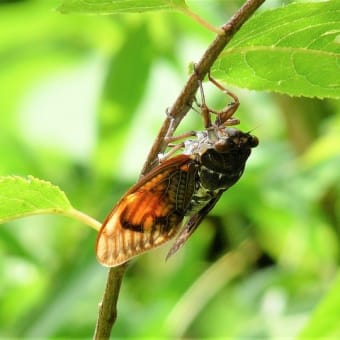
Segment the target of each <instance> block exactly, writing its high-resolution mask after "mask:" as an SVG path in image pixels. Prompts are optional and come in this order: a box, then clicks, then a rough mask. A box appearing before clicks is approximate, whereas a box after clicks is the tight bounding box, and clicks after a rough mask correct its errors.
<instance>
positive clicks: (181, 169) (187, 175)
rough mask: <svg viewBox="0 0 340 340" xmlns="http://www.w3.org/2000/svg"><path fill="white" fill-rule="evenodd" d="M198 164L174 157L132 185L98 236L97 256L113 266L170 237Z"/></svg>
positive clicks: (181, 215)
mask: <svg viewBox="0 0 340 340" xmlns="http://www.w3.org/2000/svg"><path fill="white" fill-rule="evenodd" d="M196 170H197V165H196V163H195V161H194V160H192V159H191V157H190V156H187V155H179V156H176V157H173V158H171V159H169V160H167V161H165V162H164V163H162V164H161V165H159V166H158V167H156V168H155V169H154V170H153V171H151V172H150V173H149V174H148V175H147V176H146V177H144V178H143V179H142V180H141V181H140V182H138V183H137V184H136V185H135V186H133V187H132V188H131V189H130V190H129V191H128V192H127V193H126V194H125V195H124V196H123V197H122V199H121V200H120V201H119V202H118V203H117V205H116V206H115V207H114V208H113V209H112V211H111V212H110V214H109V215H108V217H107V218H106V220H105V221H104V223H103V225H102V227H101V229H100V231H99V234H98V238H97V247H96V253H97V259H98V261H99V262H100V263H101V264H103V265H105V266H108V267H114V266H117V265H119V264H122V263H124V262H126V261H128V260H129V259H130V258H132V257H134V256H136V255H138V254H140V253H143V252H145V251H147V250H149V249H151V248H155V247H157V246H159V245H161V244H163V243H164V242H166V241H168V240H169V239H171V238H172V237H173V236H174V235H175V234H176V233H177V231H178V229H179V228H180V226H181V224H182V221H183V218H184V214H185V211H186V208H187V207H188V204H189V202H190V199H191V196H192V194H193V191H194V187H195V173H196Z"/></svg>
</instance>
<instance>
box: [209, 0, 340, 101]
mask: <svg viewBox="0 0 340 340" xmlns="http://www.w3.org/2000/svg"><path fill="white" fill-rule="evenodd" d="M339 36H340V2H339V1H329V2H322V3H303V4H292V5H289V6H286V7H284V8H279V9H275V10H271V11H266V12H263V13H262V14H259V15H257V16H255V17H253V18H252V19H251V20H249V21H248V22H247V23H246V24H245V25H244V26H243V27H242V29H241V30H240V31H239V32H238V33H237V34H236V35H235V37H234V39H233V40H232V42H231V43H230V44H229V45H228V48H227V49H226V50H225V51H224V52H223V53H222V55H221V56H220V57H219V59H218V60H217V62H216V63H215V64H214V66H213V68H212V74H213V75H214V76H215V77H216V78H220V79H222V80H224V81H226V82H227V83H229V84H233V85H236V86H239V87H243V88H249V89H254V90H267V91H275V92H281V93H286V94H289V95H293V96H306V97H319V98H324V97H332V98H339V97H340V67H339V63H340V44H339Z"/></svg>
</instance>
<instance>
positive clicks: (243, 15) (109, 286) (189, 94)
mask: <svg viewBox="0 0 340 340" xmlns="http://www.w3.org/2000/svg"><path fill="white" fill-rule="evenodd" d="M263 2H265V0H247V1H246V2H245V4H244V5H243V6H242V7H241V8H240V9H239V11H238V12H237V13H236V14H235V15H234V16H233V17H232V18H231V19H230V20H229V21H228V22H227V23H226V24H224V25H223V26H222V30H223V33H221V34H218V35H217V37H216V38H215V40H214V41H213V42H212V43H211V44H210V46H209V47H208V48H207V50H206V51H205V53H204V54H203V56H202V57H201V59H200V60H199V62H198V63H197V64H196V65H195V71H196V72H194V73H193V74H191V76H190V77H189V79H188V81H187V82H186V84H185V86H184V88H183V89H182V91H181V93H180V94H179V96H178V97H177V99H176V101H175V103H174V104H173V105H172V107H171V109H170V110H169V112H168V113H169V114H168V116H167V117H166V119H165V121H164V123H163V125H162V127H161V129H160V131H159V133H158V136H157V137H156V140H155V142H154V144H153V146H152V147H151V150H150V152H149V154H148V157H147V159H146V161H145V164H144V167H143V169H142V171H141V176H143V175H145V174H147V173H148V172H149V171H150V170H151V169H152V167H153V165H154V164H155V162H154V160H155V159H156V158H157V155H158V154H159V153H160V152H164V151H165V149H166V147H167V144H166V143H165V141H164V137H165V135H166V133H167V131H168V129H169V126H170V122H171V120H172V119H174V122H173V124H174V125H173V127H174V130H175V129H176V128H177V126H178V125H179V123H180V122H181V120H182V119H183V118H184V116H185V115H186V113H187V112H188V111H189V110H190V108H191V104H192V102H193V100H194V97H195V93H196V91H197V89H198V80H203V79H204V77H205V76H206V75H207V73H208V72H209V70H210V68H211V67H212V65H213V63H214V62H215V61H216V59H217V57H218V56H219V54H220V53H221V52H222V51H223V49H224V48H225V47H226V45H227V44H228V42H229V41H230V40H231V38H232V37H233V36H234V34H235V33H236V32H237V31H238V30H239V29H240V28H241V26H242V25H243V24H244V23H245V22H246V21H247V20H248V19H249V18H250V16H251V15H252V14H253V13H254V12H255V11H256V10H257V8H259V7H260V5H261V4H262V3H263ZM126 267H127V264H126V263H125V264H123V265H121V266H118V267H114V268H110V269H109V272H108V278H107V283H106V287H105V292H104V296H103V300H102V302H101V304H100V306H99V316H98V320H97V325H96V330H95V334H94V339H96V340H99V339H109V337H110V334H111V329H112V327H113V324H114V322H115V320H116V318H117V301H118V296H119V290H120V286H121V283H122V279H123V276H124V273H125V270H126Z"/></svg>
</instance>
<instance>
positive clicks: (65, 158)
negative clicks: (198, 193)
mask: <svg viewBox="0 0 340 340" xmlns="http://www.w3.org/2000/svg"><path fill="white" fill-rule="evenodd" d="M269 2H270V4H267V5H266V6H265V7H267V8H268V7H269V6H272V7H273V6H274V7H275V6H280V5H282V3H287V1H286V2H282V1H269ZM188 3H189V4H190V5H192V6H193V9H194V10H197V12H199V13H201V14H202V16H204V18H205V19H206V20H208V21H209V22H211V23H214V24H215V25H220V24H222V23H224V22H225V21H226V20H227V18H228V17H229V16H230V15H232V14H233V13H234V12H235V10H236V9H237V8H238V7H239V5H240V3H242V1H214V2H209V3H208V2H207V1H189V2H188ZM58 4H59V3H58V1H56V0H53V1H44V0H35V1H34V0H26V1H25V0H22V1H20V0H17V1H13V0H12V1H1V3H0V129H1V133H0V155H1V162H0V175H1V176H5V175H21V176H27V175H33V176H35V177H38V178H41V179H45V180H48V181H51V182H52V183H54V184H56V185H58V186H59V187H61V188H62V189H63V190H64V191H65V192H66V194H67V196H68V197H69V198H70V201H71V202H72V204H73V205H74V206H75V207H76V208H78V209H80V210H82V211H84V212H86V213H87V214H89V215H91V216H93V217H95V218H96V219H97V220H99V221H102V220H103V219H104V218H105V216H106V215H107V213H108V212H109V210H110V209H111V208H112V206H113V205H114V203H115V202H116V201H117V200H118V199H119V197H120V196H121V195H122V194H123V193H124V192H125V191H126V190H127V189H128V188H129V186H131V185H132V184H133V183H134V182H135V181H136V179H137V178H138V174H139V171H140V170H141V167H142V165H143V161H144V159H145V157H146V155H147V152H148V151H149V148H150V146H151V143H152V141H153V139H154V137H155V136H156V133H157V131H158V129H159V127H160V125H161V122H162V121H163V119H164V115H165V110H166V108H167V107H169V106H170V105H171V104H172V103H173V101H174V99H175V98H176V96H177V95H178V93H179V91H180V90H181V88H182V86H183V84H184V82H185V80H186V77H187V74H188V65H189V63H190V62H192V61H197V60H198V59H199V58H200V56H201V54H202V53H203V51H204V50H205V49H206V47H207V45H208V44H209V43H210V41H211V40H212V39H213V37H214V36H213V34H212V33H210V32H208V31H206V30H205V29H204V28H202V27H199V26H198V25H197V24H196V23H194V22H192V21H191V20H190V19H188V18H186V17H184V16H182V15H180V14H176V13H165V12H161V13H159V12H155V13H151V14H143V15H121V16H112V17H97V16H80V15H61V14H59V13H58V12H57V11H56V10H55V8H56V7H57V6H58ZM265 7H264V8H265ZM207 87H208V89H207V100H208V103H209V105H211V106H212V107H219V106H223V104H224V102H225V98H224V97H223V95H221V93H218V91H216V90H215V89H212V88H211V87H209V85H207ZM231 89H232V90H233V91H234V92H236V93H237V95H238V96H239V98H240V101H241V107H240V110H239V111H238V114H237V116H238V117H239V118H240V119H241V125H240V128H241V129H243V130H251V129H253V133H254V134H255V135H257V136H258V137H259V139H260V146H259V147H258V148H256V149H254V150H253V154H252V156H251V158H250V159H249V161H248V164H247V169H246V171H245V174H244V176H243V178H242V179H241V181H240V182H239V183H238V184H237V185H236V186H235V187H233V188H232V189H230V190H229V191H228V192H227V193H225V194H224V196H223V197H222V198H221V200H220V202H219V203H218V205H217V206H216V207H215V209H214V210H213V211H212V213H211V214H210V216H209V217H207V218H206V219H205V221H204V222H203V223H202V225H201V227H200V228H199V229H198V230H197V231H196V233H195V235H194V236H193V237H192V239H190V241H189V242H188V243H187V244H186V246H185V247H184V249H182V250H181V251H180V252H179V253H178V254H177V255H176V256H175V257H173V258H171V259H170V260H169V261H167V262H165V261H164V257H165V255H166V253H167V249H168V247H169V246H164V247H162V248H160V249H158V250H155V251H152V252H149V253H148V254H145V255H143V256H140V257H139V258H138V259H136V260H135V261H134V262H133V263H132V264H131V266H130V268H129V270H128V271H127V273H126V276H125V278H124V280H123V285H122V291H121V295H120V299H119V304H118V313H119V314H118V321H117V323H116V325H115V327H114V329H113V332H112V335H113V337H125V336H129V337H138V338H142V337H150V336H153V337H180V336H185V337H214V336H216V337H227V336H230V337H239V338H242V337H250V336H258V337H267V338H275V337H280V336H287V337H290V336H293V335H295V334H297V333H298V332H299V330H301V328H302V327H303V326H304V324H305V323H306V321H307V320H308V318H309V316H310V315H311V313H312V312H313V310H314V308H315V306H317V304H318V302H319V301H320V300H321V299H322V297H323V296H324V295H325V294H326V293H327V291H328V289H329V287H330V285H331V284H332V281H333V279H334V277H335V274H336V270H337V267H338V262H339V240H340V228H339V227H340V225H339V222H340V220H339V214H340V209H339V208H340V206H339V203H340V202H339V197H340V196H339V189H340V188H339V177H340V172H339V168H340V149H339V145H340V115H339V110H340V105H339V102H337V101H334V100H323V101H321V100H312V99H304V98H289V97H286V96H283V95H276V94H269V93H255V92H251V91H245V90H241V89H235V88H231ZM201 126H202V125H201V121H200V117H199V116H198V115H197V114H196V113H190V114H189V115H188V116H187V118H186V119H185V121H184V122H183V124H182V125H181V128H180V129H179V131H187V130H192V129H200V128H201ZM0 194H1V193H0ZM95 238H96V234H95V232H94V231H93V230H90V228H88V227H86V226H84V225H80V224H79V222H76V221H73V220H70V219H67V218H65V217H56V216H39V217H30V218H25V219H21V220H17V221H15V222H11V223H7V224H5V225H2V226H0V277H1V280H0V337H5V338H8V337H22V338H34V337H40V338H62V337H65V338H70V337H78V338H80V337H91V336H92V334H93V331H94V327H95V322H96V318H97V309H98V308H97V307H98V303H99V301H100V300H101V297H102V293H103V290H104V285H105V281H106V273H107V270H106V269H105V268H102V267H101V266H100V265H99V264H98V263H97V262H96V259H95V255H94V243H95ZM245 243H246V244H248V246H249V245H251V247H242V246H241V247H240V245H242V244H245ZM230 251H231V252H232V254H234V255H235V256H234V257H233V256H230V257H228V255H226V254H228V252H230ZM242 256H244V258H247V259H248V262H249V263H248V264H245V262H244V261H245V260H244V258H243V257H242Z"/></svg>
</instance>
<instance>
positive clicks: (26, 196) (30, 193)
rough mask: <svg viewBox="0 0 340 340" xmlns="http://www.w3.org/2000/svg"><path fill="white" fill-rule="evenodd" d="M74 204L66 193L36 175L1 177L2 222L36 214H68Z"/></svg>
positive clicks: (0, 206)
mask: <svg viewBox="0 0 340 340" xmlns="http://www.w3.org/2000/svg"><path fill="white" fill-rule="evenodd" d="M72 209H73V208H72V206H71V204H70V202H69V200H68V199H67V197H66V195H65V193H64V192H63V191H61V190H60V189H59V188H58V187H57V186H55V185H53V184H51V183H50V182H46V181H42V180H40V179H37V178H34V177H28V178H23V177H18V176H6V177H1V178H0V223H3V222H6V221H9V220H13V219H16V218H19V217H25V216H29V215H36V214H66V213H67V211H70V210H72Z"/></svg>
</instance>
